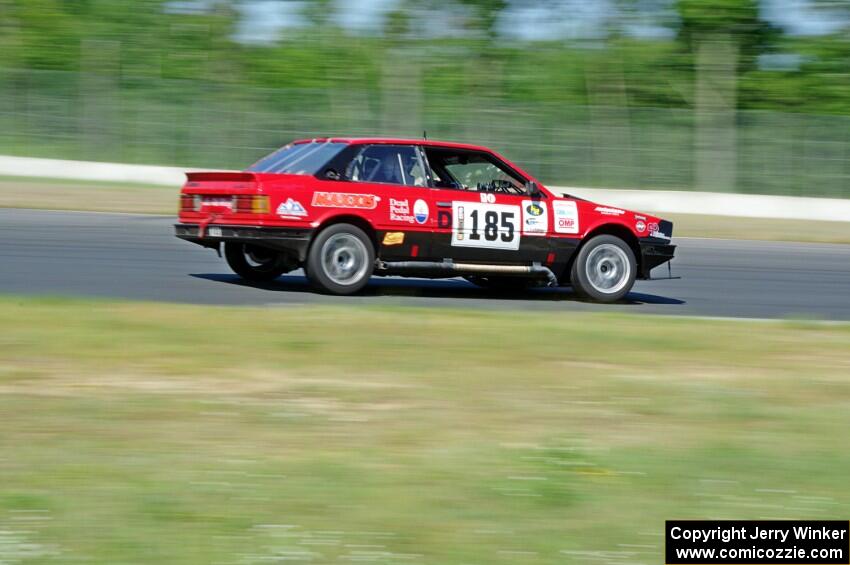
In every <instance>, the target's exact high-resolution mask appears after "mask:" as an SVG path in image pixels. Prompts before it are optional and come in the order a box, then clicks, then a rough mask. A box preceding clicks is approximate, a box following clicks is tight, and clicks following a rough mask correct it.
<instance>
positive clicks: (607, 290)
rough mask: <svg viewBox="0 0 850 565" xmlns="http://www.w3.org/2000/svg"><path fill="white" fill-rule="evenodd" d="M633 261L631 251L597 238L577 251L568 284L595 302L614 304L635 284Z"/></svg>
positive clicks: (617, 242) (619, 241) (621, 243)
mask: <svg viewBox="0 0 850 565" xmlns="http://www.w3.org/2000/svg"><path fill="white" fill-rule="evenodd" d="M636 276H637V261H636V260H635V254H634V252H633V251H632V249H631V247H629V245H628V244H627V243H626V242H625V241H623V240H622V239H620V238H619V237H616V236H613V235H597V236H596V237H594V238H592V239H590V241H588V242H587V243H585V244H584V245H583V246H582V247H581V249H579V252H578V255H577V256H576V258H575V261H574V262H573V267H572V271H571V272H570V280H571V281H572V285H573V290H575V292H576V293H577V294H578V295H579V296H582V297H584V298H589V299H591V300H595V301H596V302H616V301H618V300H621V299H622V298H623V297H624V296H626V295H627V294H628V293H629V291H630V290H631V289H632V286H633V285H634V284H635V277H636Z"/></svg>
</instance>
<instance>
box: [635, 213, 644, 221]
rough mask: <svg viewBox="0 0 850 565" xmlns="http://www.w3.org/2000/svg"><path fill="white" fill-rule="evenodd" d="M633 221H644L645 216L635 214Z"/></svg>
mask: <svg viewBox="0 0 850 565" xmlns="http://www.w3.org/2000/svg"><path fill="white" fill-rule="evenodd" d="M635 220H646V216H641V215H640V214H635Z"/></svg>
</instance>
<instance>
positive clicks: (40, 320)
mask: <svg viewBox="0 0 850 565" xmlns="http://www.w3.org/2000/svg"><path fill="white" fill-rule="evenodd" d="M849 352H850V326H848V325H835V326H833V325H822V324H814V323H804V322H795V321H787V322H776V323H757V322H721V321H707V320H691V319H667V318H661V317H631V316H627V315H588V314H577V313H558V314H552V315H549V314H539V313H536V314H524V313H491V312H481V311H449V310H439V309H435V310H424V309H377V308H374V309H371V308H367V309H362V308H361V309H355V308H346V307H340V308H330V307H322V308H316V307H292V308H280V309H251V308H244V309H243V308H210V307H192V306H172V305H157V304H133V303H112V302H85V301H70V300H64V299H38V300H35V299H24V298H3V299H0V422H2V432H0V563H16V562H19V561H20V562H29V561H32V562H40V563H54V562H57V563H58V562H94V563H110V564H111V563H278V562H290V561H292V562H312V563H337V562H338V563H349V562H361V563H440V564H461V563H482V564H483V563H487V564H490V563H495V564H502V563H504V564H516V563H523V564H526V563H528V564H538V563H577V564H579V563H580V564H587V563H590V564H594V563H600V564H601V563H646V564H654V563H662V562H663V561H662V556H661V555H662V546H663V539H662V532H663V521H664V520H665V519H669V518H707V519H708V518H730V519H731V518H738V519H744V518H752V519H755V518H779V519H782V518H789V519H790V518H812V519H815V518H841V517H845V515H846V509H847V508H848V506H850V490H848V489H847V476H846V470H847V469H848V468H850V452H848V450H847V445H846V444H847V434H846V430H847V429H848V428H850V353H849ZM28 560H29V561H28Z"/></svg>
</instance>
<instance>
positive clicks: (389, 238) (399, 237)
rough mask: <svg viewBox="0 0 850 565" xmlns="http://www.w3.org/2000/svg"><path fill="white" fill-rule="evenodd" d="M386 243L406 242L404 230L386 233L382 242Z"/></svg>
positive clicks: (399, 243) (397, 243) (398, 243)
mask: <svg viewBox="0 0 850 565" xmlns="http://www.w3.org/2000/svg"><path fill="white" fill-rule="evenodd" d="M382 243H383V244H384V245H387V246H389V245H401V244H402V243H404V232H401V231H390V232H387V233H386V234H384V240H383V242H382Z"/></svg>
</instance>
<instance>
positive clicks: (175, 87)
mask: <svg viewBox="0 0 850 565" xmlns="http://www.w3.org/2000/svg"><path fill="white" fill-rule="evenodd" d="M425 130H427V132H428V136H429V137H432V138H440V139H449V140H457V141H469V142H475V143H482V144H485V145H490V146H492V147H494V148H496V149H497V150H499V151H501V152H503V153H505V154H506V155H508V156H509V157H510V158H512V159H514V160H516V161H518V162H519V163H520V164H521V165H522V166H524V167H525V168H527V169H528V170H529V171H531V172H532V173H534V174H536V175H537V176H538V177H539V178H540V179H541V180H543V181H544V182H546V183H551V184H561V185H570V186H588V187H610V188H656V189H675V190H710V191H724V192H726V191H728V192H733V191H734V192H746V193H761V194H783V195H807V196H831V197H845V198H846V197H850V2H847V1H845V0H594V1H593V2H587V1H584V0H541V1H537V2H524V1H518V0H418V1H412V0H346V1H341V0H339V1H334V0H303V1H283V0H242V1H217V0H136V1H132V2H131V1H127V0H0V154H7V155H22V156H36V157H55V158H65V159H82V160H96V161H112V162H125V163H149V164H160V165H179V166H195V167H218V168H240V167H244V166H246V165H247V164H249V163H251V162H253V161H254V160H256V158H258V157H259V156H260V155H262V154H263V153H264V152H267V151H269V150H271V149H273V148H275V147H278V146H280V145H282V144H283V143H286V142H288V141H290V140H292V139H294V138H302V137H311V136H319V135H376V134H377V135H387V136H389V135H393V136H395V135H400V136H414V137H418V136H421V135H422V132H423V131H425Z"/></svg>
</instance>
